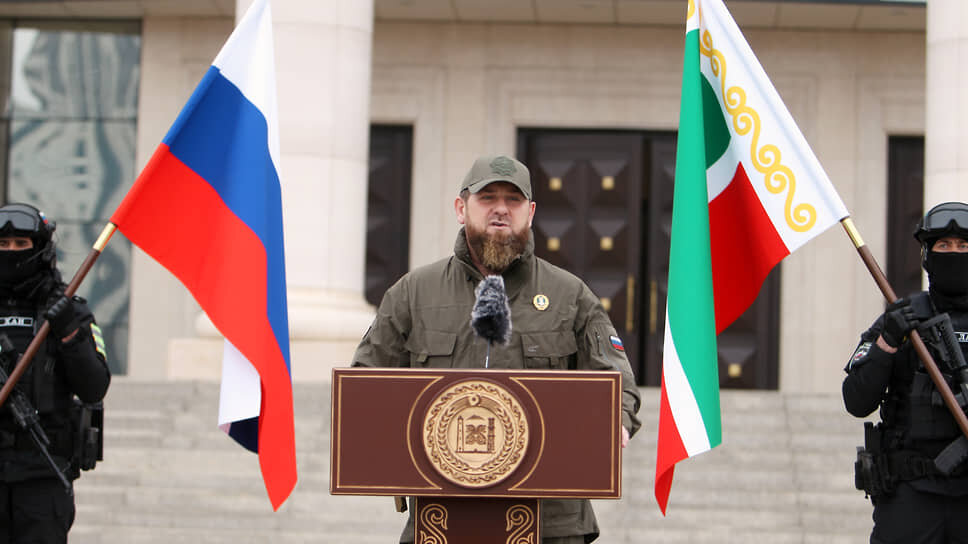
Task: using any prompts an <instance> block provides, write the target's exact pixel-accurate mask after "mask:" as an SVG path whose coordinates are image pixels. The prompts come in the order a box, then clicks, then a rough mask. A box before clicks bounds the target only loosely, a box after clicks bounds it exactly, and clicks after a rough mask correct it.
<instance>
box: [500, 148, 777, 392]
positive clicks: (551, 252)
mask: <svg viewBox="0 0 968 544" xmlns="http://www.w3.org/2000/svg"><path fill="white" fill-rule="evenodd" d="M518 151H519V153H518V155H519V157H521V158H522V160H523V161H524V163H525V164H527V165H528V167H529V168H531V175H532V184H533V185H534V192H535V202H536V203H537V211H536V213H535V225H534V232H535V252H536V253H537V254H538V255H539V256H541V257H543V258H545V259H547V260H549V261H551V262H552V263H554V264H556V265H558V266H561V267H562V268H565V269H567V270H569V271H571V272H572V273H574V274H576V275H577V276H579V277H581V278H582V279H584V280H585V282H586V283H588V285H589V287H591V289H592V291H594V292H595V294H596V295H598V296H599V297H600V298H601V299H602V303H603V306H606V309H607V310H608V313H609V316H610V317H611V319H612V323H613V324H614V325H615V327H616V329H617V330H618V332H619V335H620V336H621V338H622V341H623V342H624V344H625V348H626V352H627V353H628V356H629V361H630V362H631V364H632V369H633V371H634V372H635V374H636V378H637V380H638V382H639V383H640V384H642V385H649V386H657V385H659V384H660V382H661V376H662V342H663V334H664V326H665V304H666V285H667V281H668V275H669V234H670V229H671V224H672V196H673V180H674V174H675V172H674V171H675V154H676V138H675V134H674V133H672V132H654V131H577V130H573V131H571V130H537V129H535V130H521V131H520V133H519V148H518ZM606 187H608V188H607V189H606ZM606 238H609V240H606ZM605 247H609V248H610V249H608V250H605V249H604V248H605ZM779 282H780V275H779V271H778V269H776V270H774V271H773V272H772V273H771V274H770V275H769V276H768V277H767V279H766V281H765V282H764V285H763V288H762V289H761V291H760V295H759V296H758V298H757V299H756V302H754V304H753V306H751V307H750V309H749V310H747V312H746V313H745V314H743V315H742V316H741V317H740V318H739V319H738V320H737V321H736V322H735V323H734V324H733V325H732V326H730V328H729V329H727V330H725V331H723V333H722V334H720V335H719V338H718V345H719V375H720V384H721V386H722V387H725V388H756V389H775V388H776V387H777V383H778V375H777V369H778V366H779V365H778V363H777V353H778V349H777V345H778V334H779V285H780V283H779Z"/></svg>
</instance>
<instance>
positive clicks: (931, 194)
mask: <svg viewBox="0 0 968 544" xmlns="http://www.w3.org/2000/svg"><path fill="white" fill-rule="evenodd" d="M926 39H927V47H926V51H927V53H926V57H927V58H926V74H927V75H926V80H927V81H926V86H925V98H926V100H925V102H926V104H925V157H924V159H925V163H924V206H925V209H928V208H930V207H931V206H934V205H935V204H937V203H939V202H945V201H949V200H960V201H962V202H968V103H965V100H964V93H965V89H966V88H968V68H966V63H968V3H966V2H964V0H931V1H930V2H928V4H927V37H926Z"/></svg>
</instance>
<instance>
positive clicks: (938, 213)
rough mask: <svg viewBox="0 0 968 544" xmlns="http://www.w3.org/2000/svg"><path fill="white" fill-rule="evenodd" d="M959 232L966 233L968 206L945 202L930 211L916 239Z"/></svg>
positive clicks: (967, 231)
mask: <svg viewBox="0 0 968 544" xmlns="http://www.w3.org/2000/svg"><path fill="white" fill-rule="evenodd" d="M945 231H961V232H963V233H968V205H966V204H962V203H961V202H947V203H945V204H939V205H937V206H935V207H934V208H932V209H931V211H929V212H928V213H927V214H926V215H925V216H924V220H923V221H922V222H921V226H920V227H919V228H918V233H917V234H918V239H921V237H922V236H924V235H926V234H932V233H942V232H945Z"/></svg>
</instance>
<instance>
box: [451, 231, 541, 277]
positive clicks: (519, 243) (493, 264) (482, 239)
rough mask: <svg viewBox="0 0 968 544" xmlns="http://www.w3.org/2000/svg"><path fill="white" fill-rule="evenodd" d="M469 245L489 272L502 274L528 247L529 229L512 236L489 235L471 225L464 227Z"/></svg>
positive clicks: (513, 233)
mask: <svg viewBox="0 0 968 544" xmlns="http://www.w3.org/2000/svg"><path fill="white" fill-rule="evenodd" d="M464 231H465V234H466V235H467V245H468V246H469V247H470V250H471V253H472V254H473V255H474V256H476V257H477V258H478V259H480V261H481V265H483V266H484V268H486V269H487V270H488V271H490V272H493V273H495V274H500V273H502V272H504V271H505V270H507V268H508V266H510V265H511V263H512V262H513V261H514V259H517V258H518V257H519V256H520V255H521V254H522V253H524V248H525V247H527V245H528V238H529V233H528V229H526V228H525V229H522V230H521V232H512V233H510V234H488V233H487V232H486V231H479V230H477V229H476V228H474V227H472V226H471V225H470V224H469V223H468V224H467V225H465V226H464Z"/></svg>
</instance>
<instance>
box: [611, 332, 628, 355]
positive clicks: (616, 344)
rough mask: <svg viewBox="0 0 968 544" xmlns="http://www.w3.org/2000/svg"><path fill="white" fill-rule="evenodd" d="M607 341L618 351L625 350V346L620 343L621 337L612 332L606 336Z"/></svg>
mask: <svg viewBox="0 0 968 544" xmlns="http://www.w3.org/2000/svg"><path fill="white" fill-rule="evenodd" d="M608 341H609V342H610V343H611V344H612V347H613V348H615V349H616V350H618V351H625V346H623V345H622V339H621V338H619V337H618V336H615V335H614V334H613V335H611V336H609V337H608Z"/></svg>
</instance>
